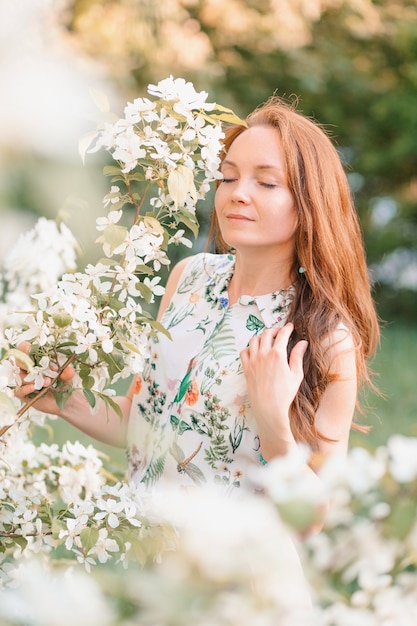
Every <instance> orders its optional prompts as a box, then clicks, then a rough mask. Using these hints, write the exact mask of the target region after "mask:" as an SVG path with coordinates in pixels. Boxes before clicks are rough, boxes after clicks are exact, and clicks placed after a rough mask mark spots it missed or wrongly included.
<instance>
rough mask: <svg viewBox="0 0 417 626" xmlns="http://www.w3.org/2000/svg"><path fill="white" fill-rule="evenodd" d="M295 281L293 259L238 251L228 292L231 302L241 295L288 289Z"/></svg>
mask: <svg viewBox="0 0 417 626" xmlns="http://www.w3.org/2000/svg"><path fill="white" fill-rule="evenodd" d="M293 282H294V278H293V276H292V259H281V260H280V259H273V260H272V261H271V259H270V258H269V259H264V258H262V257H260V256H259V255H254V256H252V257H251V258H248V257H247V256H244V255H242V254H240V253H239V252H236V264H235V270H234V273H233V277H232V279H231V281H230V284H229V288H228V292H229V301H230V303H231V304H233V303H234V302H236V301H237V300H238V299H239V298H240V296H243V295H246V296H262V295H264V294H267V293H273V292H274V291H279V290H280V289H288V287H290V286H291V284H292V283H293Z"/></svg>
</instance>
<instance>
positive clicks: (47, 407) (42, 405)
mask: <svg viewBox="0 0 417 626" xmlns="http://www.w3.org/2000/svg"><path fill="white" fill-rule="evenodd" d="M18 349H19V350H20V351H21V352H25V353H26V354H29V351H30V343H29V342H27V341H25V342H22V343H21V344H19V346H18ZM18 365H19V366H20V379H21V381H22V384H21V385H20V386H19V387H17V388H16V390H15V396H16V397H17V398H20V399H21V400H22V401H23V402H25V403H27V402H29V401H30V400H32V399H33V394H36V393H38V394H40V393H41V391H43V394H42V395H40V397H39V399H38V400H36V402H34V406H35V407H36V408H37V409H38V410H40V411H43V412H44V413H50V414H53V415H58V414H59V408H58V405H57V403H56V401H55V398H54V396H53V394H52V392H51V390H49V391H47V392H46V393H45V391H44V390H45V389H46V388H48V387H50V386H51V385H52V383H53V382H54V380H55V378H52V377H47V376H45V377H44V379H43V389H42V390H39V389H35V383H34V382H33V381H25V379H26V378H27V376H28V373H29V372H28V369H27V368H26V366H25V364H24V363H23V362H19V361H18ZM74 375H75V370H74V368H73V367H72V366H69V367H66V368H65V369H64V370H63V371H62V372H61V374H60V375H59V379H60V380H61V381H63V382H64V383H69V384H70V383H71V381H72V379H73V378H74Z"/></svg>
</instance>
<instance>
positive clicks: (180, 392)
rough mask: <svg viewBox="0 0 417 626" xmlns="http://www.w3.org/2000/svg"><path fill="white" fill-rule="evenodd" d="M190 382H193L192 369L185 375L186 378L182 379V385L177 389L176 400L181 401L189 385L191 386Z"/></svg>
mask: <svg viewBox="0 0 417 626" xmlns="http://www.w3.org/2000/svg"><path fill="white" fill-rule="evenodd" d="M190 382H191V370H190V371H188V372H187V373H186V375H185V376H184V378H183V379H182V381H181V384H180V387H179V389H178V391H177V395H176V396H175V398H174V402H181V400H182V399H183V397H184V396H185V394H186V391H187V389H188V387H189V386H190Z"/></svg>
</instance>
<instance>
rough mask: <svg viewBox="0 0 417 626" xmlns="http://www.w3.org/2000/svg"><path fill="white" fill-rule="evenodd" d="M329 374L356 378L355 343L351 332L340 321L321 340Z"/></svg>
mask: <svg viewBox="0 0 417 626" xmlns="http://www.w3.org/2000/svg"><path fill="white" fill-rule="evenodd" d="M322 344H323V347H324V350H325V354H326V359H327V362H328V366H329V371H330V372H331V374H336V375H339V376H340V375H343V377H346V376H347V377H348V378H356V351H357V348H356V345H355V341H354V338H353V336H352V332H351V331H350V330H349V328H348V327H347V326H346V325H345V324H343V323H340V324H339V325H338V326H337V327H336V328H335V329H334V330H333V331H331V332H330V333H329V334H328V335H326V337H324V339H323V341H322Z"/></svg>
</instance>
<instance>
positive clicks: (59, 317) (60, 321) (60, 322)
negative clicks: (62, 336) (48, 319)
mask: <svg viewBox="0 0 417 626" xmlns="http://www.w3.org/2000/svg"><path fill="white" fill-rule="evenodd" d="M52 319H53V320H54V323H55V325H56V326H58V328H65V327H66V326H69V325H70V324H71V320H72V318H71V315H68V314H67V313H55V314H54V315H53V316H52Z"/></svg>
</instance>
